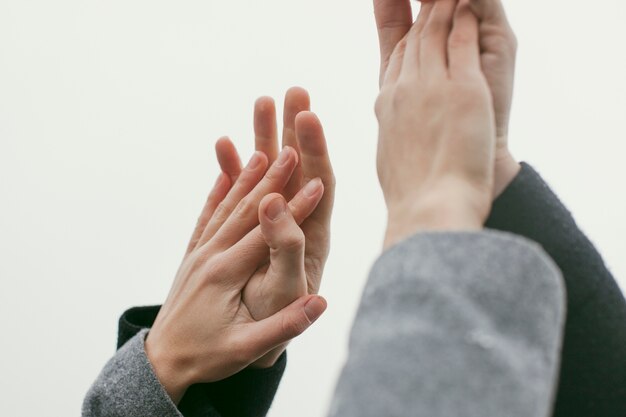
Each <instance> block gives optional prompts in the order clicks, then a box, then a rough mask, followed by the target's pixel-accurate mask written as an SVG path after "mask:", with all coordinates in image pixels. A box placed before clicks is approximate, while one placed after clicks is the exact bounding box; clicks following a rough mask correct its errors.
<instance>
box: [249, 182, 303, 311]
mask: <svg viewBox="0 0 626 417" xmlns="http://www.w3.org/2000/svg"><path fill="white" fill-rule="evenodd" d="M259 222H260V223H261V232H262V233H263V238H264V239H265V243H266V244H267V246H269V248H270V265H271V267H270V269H271V271H272V273H273V275H274V276H275V277H277V278H279V279H280V280H281V282H283V283H284V284H285V285H286V288H290V287H292V286H293V285H292V284H299V283H304V285H305V287H304V288H305V290H306V274H305V272H304V245H305V238H304V233H303V232H302V229H300V226H298V223H296V221H295V219H294V218H293V215H292V214H291V210H289V208H288V207H287V202H286V201H285V199H284V198H283V196H282V195H280V194H269V195H267V196H266V197H264V198H263V200H262V201H261V204H260V205H259ZM281 286H282V285H281ZM300 295H302V293H297V294H293V298H292V297H290V299H291V300H293V299H294V298H295V297H297V296H300Z"/></svg>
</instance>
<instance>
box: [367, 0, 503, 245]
mask: <svg viewBox="0 0 626 417" xmlns="http://www.w3.org/2000/svg"><path fill="white" fill-rule="evenodd" d="M376 115H377V117H378V121H379V141H378V144H379V147H378V176H379V179H380V183H381V186H382V189H383V193H384V196H385V201H386V203H387V208H388V212H389V217H388V227H387V233H386V237H385V248H388V247H390V246H392V245H393V244H395V243H397V242H399V241H400V240H402V239H404V238H406V237H408V236H410V235H413V234H414V233H416V232H418V231H423V230H478V229H480V228H482V226H483V223H484V221H485V220H486V218H487V216H488V214H489V210H490V208H491V201H492V193H493V187H494V159H495V147H496V126H495V118H494V110H493V102H492V95H491V92H490V90H489V85H488V82H487V79H486V78H485V75H484V74H483V72H482V71H481V62H480V48H479V21H478V19H477V17H476V16H475V14H474V13H473V12H472V9H471V7H470V5H469V3H468V0H460V1H459V0H436V1H432V2H428V3H424V4H423V6H422V8H421V10H420V13H419V16H418V18H417V20H416V22H415V23H414V24H413V25H412V26H411V27H410V29H409V30H408V32H406V33H405V35H404V36H403V38H402V39H401V40H400V41H399V42H398V43H397V44H396V47H395V49H394V51H393V53H392V54H391V55H390V58H389V63H388V65H387V68H386V71H385V74H384V78H383V80H382V85H381V91H380V95H379V97H378V100H377V102H376Z"/></svg>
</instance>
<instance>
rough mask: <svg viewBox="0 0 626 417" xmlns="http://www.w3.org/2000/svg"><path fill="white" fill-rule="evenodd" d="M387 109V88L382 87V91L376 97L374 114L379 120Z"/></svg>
mask: <svg viewBox="0 0 626 417" xmlns="http://www.w3.org/2000/svg"><path fill="white" fill-rule="evenodd" d="M386 108H387V88H386V87H383V89H382V90H381V91H380V93H379V94H378V97H376V101H375V102H374V114H375V115H376V117H377V118H378V119H379V120H380V118H381V117H382V115H383V114H384V113H385V109H386Z"/></svg>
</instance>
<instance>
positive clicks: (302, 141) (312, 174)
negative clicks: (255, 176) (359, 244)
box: [296, 111, 335, 226]
mask: <svg viewBox="0 0 626 417" xmlns="http://www.w3.org/2000/svg"><path fill="white" fill-rule="evenodd" d="M296 135H297V138H298V145H299V147H300V161H301V162H300V164H301V166H302V174H303V177H304V180H305V181H309V180H310V179H312V178H320V179H321V180H322V183H323V184H324V196H323V197H322V201H320V203H319V205H318V206H317V209H316V210H315V211H314V212H313V213H312V214H311V216H310V217H309V218H310V219H312V220H314V221H315V222H316V223H318V224H320V225H324V226H329V225H330V220H331V214H332V210H333V204H334V200H335V175H334V173H333V167H332V164H331V162H330V157H329V155H328V146H327V143H326V137H325V136H324V129H323V127H322V123H321V122H320V120H319V118H318V117H317V116H316V115H315V114H314V113H311V112H308V111H304V112H301V113H300V114H298V116H297V117H296Z"/></svg>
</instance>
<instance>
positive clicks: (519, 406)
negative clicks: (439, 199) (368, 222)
mask: <svg viewBox="0 0 626 417" xmlns="http://www.w3.org/2000/svg"><path fill="white" fill-rule="evenodd" d="M564 313H565V301H564V292H563V288H562V283H561V278H560V275H559V273H558V270H557V269H556V268H555V267H554V265H553V263H552V261H551V260H550V259H549V258H548V257H547V256H546V255H545V254H544V253H543V252H542V251H541V250H540V249H539V248H538V247H536V246H535V245H533V244H531V243H529V242H528V241H526V240H525V239H521V238H518V237H515V236H512V235H508V234H500V233H495V232H476V233H423V234H418V235H415V236H413V237H411V238H410V239H408V240H406V241H404V242H402V243H401V244H399V245H397V246H395V247H393V248H392V249H391V250H389V251H387V252H386V253H385V254H383V255H382V256H381V258H380V259H379V260H378V261H377V262H376V264H375V266H374V267H373V269H372V272H371V274H370V278H369V280H368V283H367V285H366V288H365V291H364V294H363V298H362V301H361V305H360V307H359V311H358V314H357V318H356V320H355V323H354V326H353V329H352V333H351V338H350V351H349V358H348V361H347V363H346V365H345V367H344V369H343V372H342V375H341V378H340V380H339V383H338V385H337V388H336V392H335V397H334V400H333V406H332V409H331V413H330V415H331V416H333V417H334V416H341V417H351V416H359V417H367V416H381V415H385V416H388V417H394V416H406V415H424V416H430V417H437V416H446V417H448V416H456V415H464V416H486V415H508V416H515V417H517V416H520V417H521V416H524V417H526V416H529V417H530V416H533V417H536V416H547V415H549V412H550V410H551V407H552V399H553V393H554V390H555V383H556V379H557V375H558V367H559V352H560V345H561V334H562V329H561V326H562V324H563V319H564Z"/></svg>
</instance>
